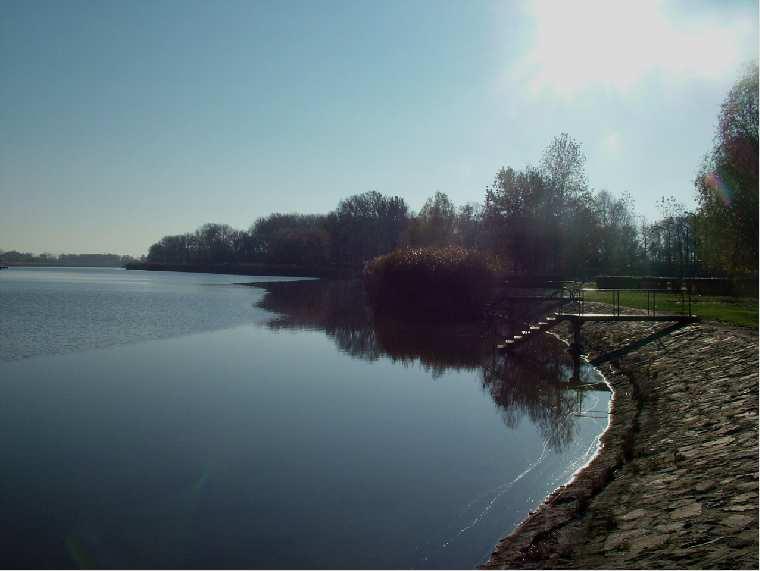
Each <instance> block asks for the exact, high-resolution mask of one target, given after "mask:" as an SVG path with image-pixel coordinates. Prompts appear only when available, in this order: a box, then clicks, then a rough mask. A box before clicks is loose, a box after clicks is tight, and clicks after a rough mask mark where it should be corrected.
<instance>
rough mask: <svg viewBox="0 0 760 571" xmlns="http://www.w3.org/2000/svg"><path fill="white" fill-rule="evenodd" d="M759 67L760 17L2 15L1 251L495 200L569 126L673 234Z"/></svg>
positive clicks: (349, 7) (651, 6) (284, 6)
mask: <svg viewBox="0 0 760 571" xmlns="http://www.w3.org/2000/svg"><path fill="white" fill-rule="evenodd" d="M757 59H758V5H757V2H756V1H739V0H735V1H729V0H725V1H720V2H707V1H701V0H682V1H667V2H665V1H662V2H659V1H651V2H649V1H646V0H637V1H635V2H634V1H627V2H622V1H620V2H618V1H614V0H606V1H605V0H594V1H592V0H589V1H581V0H577V1H573V2H569V1H568V2H559V1H547V0H525V1H511V2H507V1H503V2H487V1H480V0H472V1H465V0H461V1H457V2H452V1H445V0H428V1H408V0H407V1H403V2H395V1H391V0H383V1H382V2H377V1H375V0H370V1H364V0H353V1H350V2H337V1H327V0H319V1H311V0H309V1H305V2H295V1H287V0H280V1H276V2H268V1H267V2H265V1H253V0H247V1H232V0H227V1H221V0H203V1H194V0H173V1H166V0H163V1H162V0H155V1H140V0H129V1H127V0H120V1H118V2H110V1H78V0H67V1H66V2H61V1H58V0H55V1H52V2H41V1H35V0H23V1H21V2H15V1H8V0H0V133H1V135H0V249H2V250H13V249H15V250H21V251H31V252H35V253H41V252H51V253H55V254H58V253H64V252H80V253H85V252H86V253H96V252H113V253H119V254H131V255H138V256H139V255H141V254H145V253H146V252H147V249H148V247H149V246H150V244H152V243H153V242H155V241H157V240H158V239H160V238H161V237H162V236H164V235H167V234H177V233H182V232H187V231H192V230H194V229H195V228H197V227H198V226H200V225H201V224H203V223H206V222H220V223H227V224H230V225H231V226H233V227H235V228H248V227H249V226H250V225H251V224H252V223H253V222H254V221H255V220H256V219H257V218H258V217H261V216H266V215H268V214H270V213H272V212H303V213H312V212H319V213H326V212H328V211H330V210H332V209H333V208H335V207H336V205H337V204H338V202H339V201H340V200H341V199H343V198H346V197H348V196H350V195H352V194H357V193H360V192H365V191H368V190H378V191H380V192H382V193H384V194H390V195H399V196H402V197H403V198H404V199H406V201H407V203H408V204H409V205H410V207H411V208H412V209H415V210H417V209H419V208H420V207H421V206H422V204H423V203H424V201H425V200H426V198H427V197H429V196H431V195H432V194H433V193H435V192H436V191H442V192H445V193H447V194H448V195H449V196H450V197H451V199H452V200H453V201H454V202H455V203H457V204H462V203H466V202H482V200H483V197H484V191H485V188H486V187H487V186H488V185H489V184H491V182H492V181H493V179H494V176H495V174H496V172H497V171H498V170H499V168H501V167H503V166H511V167H514V168H523V167H525V166H527V165H529V164H534V165H535V164H537V163H538V162H539V160H540V158H541V154H542V152H543V149H544V148H545V147H546V146H547V145H548V144H549V143H550V142H551V140H552V139H553V138H554V137H555V136H557V135H559V134H561V133H563V132H566V133H569V134H570V136H572V137H573V138H574V139H576V140H577V141H579V142H580V143H581V144H582V146H583V149H584V151H585V153H586V155H587V157H588V161H587V175H588V180H589V183H590V185H591V187H592V188H593V189H595V190H603V189H604V190H608V191H610V192H612V193H613V194H621V193H624V192H629V193H630V194H631V195H632V196H633V198H634V200H635V203H636V208H637V210H638V212H639V213H640V214H642V215H644V216H646V217H647V218H649V219H655V218H657V216H658V211H657V208H656V203H657V200H658V199H659V198H660V197H663V196H671V195H673V196H675V197H676V198H677V199H678V200H680V201H681V202H682V203H684V205H686V206H687V207H693V206H694V189H693V180H694V177H695V175H696V172H697V169H698V168H699V166H700V163H701V161H702V159H703V157H704V155H705V154H706V153H707V152H709V151H710V149H711V147H712V141H713V136H714V131H715V125H716V120H717V116H718V112H719V110H720V104H721V102H722V101H723V99H724V98H725V96H726V94H727V92H728V90H729V89H730V88H731V86H732V85H733V83H734V82H735V81H736V80H737V79H738V78H739V77H740V76H741V74H742V72H743V70H745V69H746V68H747V66H748V65H752V64H753V63H754V64H756V63H757Z"/></svg>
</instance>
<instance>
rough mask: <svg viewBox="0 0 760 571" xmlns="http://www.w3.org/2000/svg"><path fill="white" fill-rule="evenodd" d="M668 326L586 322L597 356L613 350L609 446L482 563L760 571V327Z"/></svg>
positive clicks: (606, 367)
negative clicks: (667, 329)
mask: <svg viewBox="0 0 760 571" xmlns="http://www.w3.org/2000/svg"><path fill="white" fill-rule="evenodd" d="M665 327H667V325H663V324H656V325H651V324H647V323H603V324H591V323H589V324H586V325H584V327H583V334H584V341H585V343H586V349H587V350H588V351H589V356H590V358H591V360H592V362H593V360H594V359H598V358H599V357H600V356H603V355H605V354H606V356H608V357H609V356H610V352H612V351H614V354H613V358H612V360H611V361H608V362H607V363H606V364H604V365H601V366H600V368H601V369H602V371H603V372H604V373H605V375H606V377H607V380H608V382H609V383H610V385H611V386H612V387H613V389H614V399H613V405H612V417H611V422H610V427H609V429H608V430H607V432H606V433H605V435H604V436H603V438H602V451H601V453H600V454H599V455H597V457H596V458H595V459H594V460H593V461H592V462H591V463H590V464H589V465H588V466H587V467H586V468H585V469H584V470H583V471H582V472H581V473H580V474H578V475H577V476H576V478H575V479H574V480H573V481H572V482H571V483H570V484H568V485H567V486H564V487H563V488H560V489H559V490H557V491H556V492H554V493H553V494H552V495H551V496H549V498H547V500H546V501H545V502H544V504H543V505H542V506H540V507H539V508H538V509H537V510H536V512H534V513H532V514H531V515H530V516H529V517H528V519H527V520H526V521H525V522H523V524H521V525H520V526H519V527H518V528H517V529H516V530H515V531H514V532H513V533H512V534H511V535H510V536H508V537H506V538H505V539H504V540H502V541H501V542H500V544H499V545H498V546H497V548H496V550H495V551H494V553H493V554H492V556H491V558H490V559H489V561H488V562H487V563H486V564H485V565H484V567H485V568H539V569H549V568H587V569H595V568H605V569H629V568H632V569H648V568H702V569H709V568H723V569H757V568H758V335H757V332H756V331H753V330H749V329H742V328H733V327H728V326H722V325H718V324H715V323H698V324H694V325H689V326H686V327H682V328H680V329H677V330H675V331H672V332H670V333H668V334H666V335H662V336H659V337H656V334H657V332H658V331H661V330H663V329H664V328H665ZM653 336H655V337H656V338H655V339H651V340H650V341H649V342H648V343H646V344H643V345H641V344H640V343H639V342H640V341H641V340H646V339H647V338H650V337H653ZM624 347H627V348H628V349H629V350H628V351H620V349H621V348H624Z"/></svg>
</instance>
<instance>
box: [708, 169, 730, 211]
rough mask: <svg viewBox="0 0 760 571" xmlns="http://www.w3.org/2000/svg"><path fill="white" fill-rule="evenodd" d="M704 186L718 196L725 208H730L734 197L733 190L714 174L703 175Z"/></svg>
mask: <svg viewBox="0 0 760 571" xmlns="http://www.w3.org/2000/svg"><path fill="white" fill-rule="evenodd" d="M705 184H706V185H707V187H708V188H711V189H712V190H713V191H714V192H716V193H717V194H718V197H719V198H720V199H721V201H723V204H725V205H726V206H731V203H732V202H733V197H734V191H733V189H732V188H731V187H730V186H729V185H728V184H727V183H726V181H724V180H723V179H722V178H721V177H720V175H719V174H718V173H716V172H712V173H710V174H708V175H705Z"/></svg>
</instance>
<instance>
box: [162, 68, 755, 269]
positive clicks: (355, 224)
mask: <svg viewBox="0 0 760 571" xmlns="http://www.w3.org/2000/svg"><path fill="white" fill-rule="evenodd" d="M757 98H758V74H757V68H756V67H755V68H752V69H751V70H749V71H748V72H747V74H746V75H745V76H744V77H743V78H741V79H740V80H739V81H738V82H737V83H736V85H735V86H734V87H733V88H732V89H731V91H730V92H729V94H728V96H727V98H726V100H725V102H724V104H723V106H722V108H721V112H720V116H719V118H718V128H717V132H716V137H715V143H714V148H713V150H712V151H711V153H710V154H709V155H708V156H707V157H706V159H705V161H704V164H703V165H702V166H701V167H700V169H699V172H698V174H697V177H696V180H695V183H694V184H695V193H696V197H697V199H698V204H699V205H698V208H697V209H695V210H694V211H691V212H690V211H687V210H686V209H685V208H684V206H683V205H682V204H680V203H679V202H678V201H677V200H676V199H675V198H672V197H664V198H662V199H661V200H660V201H659V203H658V209H659V211H660V215H661V217H660V218H659V219H658V220H656V221H654V222H651V223H648V222H646V221H645V220H644V219H643V217H641V216H639V215H638V214H637V212H636V210H635V205H634V201H633V199H632V197H631V195H630V194H622V195H614V194H612V193H610V192H608V191H606V190H600V191H595V190H593V189H592V188H591V187H590V186H589V182H588V180H587V177H586V172H585V162H586V156H585V154H584V153H583V150H582V147H581V145H580V144H579V143H578V142H577V141H575V140H574V139H573V138H572V137H570V136H569V135H567V134H566V133H563V134H561V135H560V136H558V137H556V138H555V139H554V140H553V141H552V142H551V143H550V144H549V146H548V147H547V148H546V149H545V151H544V153H543V156H542V157H541V159H540V161H539V163H538V164H537V165H535V166H527V167H525V168H523V169H520V170H516V169H514V168H511V167H504V168H501V169H500V170H499V171H498V172H497V173H496V176H495V178H494V181H493V183H492V184H491V185H489V186H488V187H487V188H486V190H485V196H484V199H483V202H482V203H468V204H462V205H456V204H454V203H453V202H452V200H451V199H450V198H449V197H448V196H447V195H446V194H445V193H442V192H436V193H434V194H433V196H431V197H430V198H428V199H427V201H426V202H425V203H424V205H423V207H422V208H421V209H420V210H419V211H418V212H413V211H412V210H411V209H410V208H409V205H408V204H407V203H406V201H405V200H404V199H403V198H401V197H399V196H389V195H384V194H381V193H380V192H377V191H369V192H364V193H361V194H356V195H353V196H350V197H348V198H346V199H344V200H342V201H341V202H340V203H339V204H338V205H337V207H336V208H335V209H334V210H333V211H331V212H329V213H328V214H285V213H274V214H271V215H269V216H266V217H262V218H259V219H258V220H256V221H255V222H254V224H252V225H251V227H250V228H248V229H247V230H236V229H234V228H231V227H230V226H228V225H226V224H205V225H203V226H201V227H200V228H198V229H197V230H196V231H195V232H192V233H186V234H180V235H174V236H165V237H164V238H162V239H161V240H159V241H158V242H157V243H155V244H153V245H152V246H151V247H150V250H149V252H148V255H147V261H149V262H155V263H164V264H188V265H193V264H219V263H238V264H244V263H269V264H295V265H303V266H311V267H317V266H319V267H338V268H361V267H362V266H363V264H364V263H366V262H367V261H368V260H371V259H372V258H374V257H376V256H378V255H381V254H385V253H388V252H390V251H393V250H394V249H397V248H401V247H445V246H452V245H453V246H461V247H465V248H468V249H477V250H481V251H484V252H488V253H489V254H493V255H496V256H498V257H499V258H500V259H501V260H502V262H503V264H504V265H505V266H506V267H507V268H509V269H510V270H512V271H515V272H527V273H533V274H556V275H562V276H567V277H570V276H573V277H584V276H590V275H593V274H600V273H608V274H611V273H613V274H642V273H656V274H661V275H725V274H728V273H733V274H736V273H753V272H754V273H756V272H757V261H758V250H757V244H758V233H757V230H758V219H757V213H758V204H757V193H758V178H757V177H758V124H757Z"/></svg>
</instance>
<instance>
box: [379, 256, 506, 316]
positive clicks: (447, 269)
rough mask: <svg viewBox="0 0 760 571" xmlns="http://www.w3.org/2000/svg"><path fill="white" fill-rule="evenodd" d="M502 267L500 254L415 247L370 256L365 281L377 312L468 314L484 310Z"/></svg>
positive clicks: (474, 314) (408, 314) (435, 314)
mask: <svg viewBox="0 0 760 571" xmlns="http://www.w3.org/2000/svg"><path fill="white" fill-rule="evenodd" d="M499 270H500V268H499V264H498V262H497V261H496V260H494V259H492V258H490V257H488V256H486V255H484V254H481V253H479V252H475V251H472V250H467V249H465V248H459V247H454V246H450V247H447V248H435V249H434V248H427V249H426V248H413V249H405V250H395V251H393V252H391V253H390V254H386V255H384V256H379V257H377V258H375V259H373V260H372V261H370V262H368V263H367V265H366V266H365V268H364V285H365V287H366V290H367V296H368V299H369V301H370V304H371V305H372V307H373V308H374V309H375V311H376V312H378V311H382V312H389V313H398V314H403V315H404V316H407V317H422V318H425V319H428V320H434V321H451V320H465V319H473V318H476V317H478V316H479V315H480V314H481V312H482V310H483V306H484V304H485V303H486V302H487V301H488V299H489V297H490V295H491V291H492V287H493V285H494V283H495V281H496V276H497V274H498V272H499Z"/></svg>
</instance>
